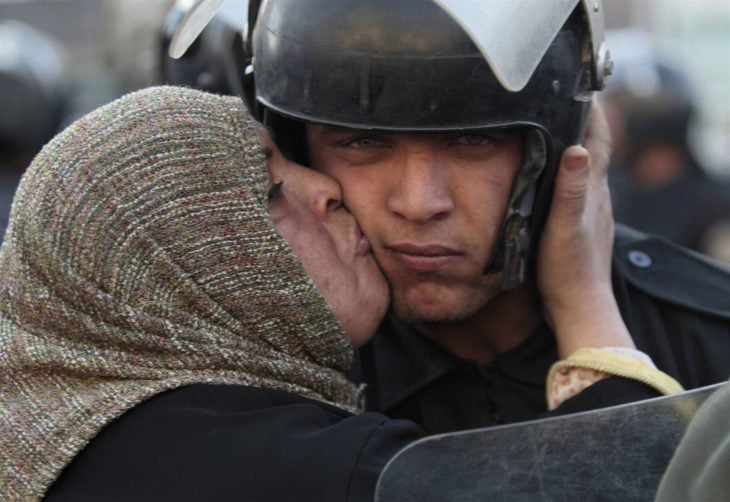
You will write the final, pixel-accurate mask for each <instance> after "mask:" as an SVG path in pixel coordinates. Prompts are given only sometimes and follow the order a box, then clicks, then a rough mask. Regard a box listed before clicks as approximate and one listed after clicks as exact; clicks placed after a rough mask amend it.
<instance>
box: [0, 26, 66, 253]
mask: <svg viewBox="0 0 730 502" xmlns="http://www.w3.org/2000/svg"><path fill="white" fill-rule="evenodd" d="M64 60H65V52H64V50H63V47H62V46H61V45H60V44H59V43H58V42H57V41H55V40H53V39H52V38H51V37H49V36H47V35H45V34H43V33H41V32H40V31H38V30H35V29H34V28H32V27H30V26H29V25H27V24H25V23H22V22H19V21H14V20H1V19H0V240H2V236H3V235H4V234H5V228H6V226H7V223H8V217H9V214H10V205H11V202H12V200H13V194H14V193H15V188H16V186H17V185H18V181H19V180H20V177H21V175H22V174H23V172H24V171H25V168H26V167H27V166H28V164H30V161H31V160H32V159H33V157H34V156H35V154H36V153H37V152H38V151H39V150H40V149H41V147H42V146H43V145H44V144H45V143H46V142H47V141H48V140H50V139H51V138H52V137H53V135H54V134H56V132H58V130H59V128H60V127H61V124H62V121H63V117H64V114H65V113H66V104H67V99H66V98H67V94H66V93H67V79H66V74H65V66H64Z"/></svg>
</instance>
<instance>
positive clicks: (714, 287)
mask: <svg viewBox="0 0 730 502" xmlns="http://www.w3.org/2000/svg"><path fill="white" fill-rule="evenodd" d="M613 281H614V290H615V294H616V298H617V301H618V304H619V307H620V309H621V313H622V316H623V318H624V320H625V321H626V324H627V326H628V328H629V331H630V333H631V335H632V336H633V338H634V341H635V343H636V346H637V348H638V349H639V350H642V351H644V352H646V353H647V354H649V356H651V358H652V359H653V360H654V363H655V364H656V365H657V367H658V368H659V369H661V370H662V371H664V372H666V373H668V374H669V375H671V376H673V377H674V378H676V379H677V380H678V381H679V382H680V383H681V384H682V385H683V386H684V387H685V388H686V389H689V388H695V387H701V386H704V385H710V384H713V383H718V382H721V381H724V380H727V379H728V376H730V268H728V267H727V266H724V265H720V264H718V263H717V262H712V261H710V260H708V259H706V258H704V257H703V256H700V255H698V254H695V253H692V252H690V251H687V250H685V249H683V248H680V247H677V246H675V245H672V244H670V243H669V242H667V241H665V240H663V239H661V238H656V237H649V236H646V235H644V234H641V233H639V232H636V231H634V230H631V229H629V228H628V227H624V226H622V225H617V228H616V239H615V249H614V262H613ZM358 359H359V360H358V364H356V366H355V368H353V374H352V377H353V379H354V380H356V381H365V382H366V383H367V384H368V388H367V398H368V402H369V407H370V408H371V409H374V410H377V411H380V412H382V413H385V414H386V415H388V416H389V417H391V418H409V419H411V420H415V421H416V422H418V423H420V424H423V426H424V427H425V428H426V430H427V432H428V433H431V434H435V433H440V432H450V431H455V430H463V429H469V428H477V427H486V426H490V425H495V424H501V423H510V422H517V421H522V420H530V419H535V418H539V417H543V416H548V415H555V414H564V413H570V412H575V411H584V410H590V409H594V408H599V407H603V406H608V405H614V404H621V403H624V402H630V401H636V400H640V399H645V398H650V397H656V396H657V393H656V392H655V391H654V390H653V389H650V388H649V387H646V386H644V385H643V384H640V383H638V382H635V381H631V380H626V379H623V378H619V377H611V378H608V379H606V380H603V381H601V382H598V383H596V384H594V385H592V386H591V387H589V388H588V389H586V390H584V391H583V392H581V393H580V394H579V395H578V396H576V397H574V398H572V399H569V400H568V401H566V402H565V403H564V404H563V405H562V406H561V407H560V408H558V410H556V411H555V412H552V413H547V410H546V406H547V405H546V398H545V380H546V378H547V372H548V370H549V368H550V366H551V365H552V364H553V363H554V362H555V361H556V360H557V349H556V345H555V338H554V335H553V333H552V332H551V331H550V329H549V328H548V327H547V326H545V325H543V326H542V327H541V328H540V329H538V330H537V332H536V333H534V334H533V335H532V336H531V337H530V338H529V339H528V340H527V341H526V342H525V343H524V344H522V345H521V346H520V347H518V348H517V349H515V350H514V351H512V352H509V353H507V354H504V355H502V356H500V357H499V358H497V359H496V360H495V361H494V362H492V363H490V364H477V363H472V362H469V361H465V360H462V359H459V358H457V357H454V356H452V355H451V354H449V353H447V352H445V351H444V350H442V349H441V348H439V347H438V346H436V345H435V344H433V343H431V342H430V341H429V340H427V339H426V338H425V337H423V336H420V335H418V334H416V333H414V332H413V331H412V330H411V329H410V328H409V327H408V326H405V325H403V324H401V323H399V322H398V321H397V320H395V319H392V318H389V319H387V320H386V321H385V323H384V324H383V326H381V329H380V331H379V332H378V334H377V335H376V337H375V338H374V339H373V340H372V342H371V343H369V344H368V345H366V346H365V347H364V348H363V349H361V350H360V352H359V358H358Z"/></svg>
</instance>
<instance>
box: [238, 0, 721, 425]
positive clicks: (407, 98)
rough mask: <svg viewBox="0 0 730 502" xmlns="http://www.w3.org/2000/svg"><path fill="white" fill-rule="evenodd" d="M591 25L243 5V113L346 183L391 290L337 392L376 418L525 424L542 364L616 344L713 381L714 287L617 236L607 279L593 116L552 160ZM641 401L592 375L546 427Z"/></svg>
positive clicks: (531, 14) (436, 9) (573, 20)
mask: <svg viewBox="0 0 730 502" xmlns="http://www.w3.org/2000/svg"><path fill="white" fill-rule="evenodd" d="M601 15H602V12H601V5H600V3H599V2H580V3H579V2H578V1H577V0H576V1H573V2H534V1H530V0H524V1H512V2H472V1H459V0H455V1H451V0H439V1H438V2H431V1H425V0H388V1H375V0H367V1H366V0H349V1H346V2H343V1H335V0H297V1H282V0H278V1H277V0H269V1H267V2H250V6H249V20H248V26H249V28H250V29H249V30H248V31H247V32H246V33H245V34H244V41H245V47H246V51H247V52H248V58H249V59H248V61H249V64H248V65H247V66H246V68H245V71H244V89H245V91H246V99H247V102H248V104H249V106H250V108H251V109H252V110H253V112H254V114H255V115H256V116H257V117H258V118H259V119H260V120H261V121H262V122H264V123H265V124H266V125H267V126H268V127H269V128H270V129H271V130H272V131H273V132H274V134H275V136H276V140H277V143H278V144H279V146H280V147H281V148H282V150H284V152H285V153H286V154H287V155H288V156H290V157H291V158H293V159H295V160H297V161H299V162H301V163H306V164H309V165H311V166H312V167H314V168H316V169H320V170H322V171H324V172H326V173H328V174H330V175H332V176H334V177H335V178H336V179H337V180H338V181H339V182H340V183H341V184H342V186H343V190H344V196H345V203H346V204H347V205H348V207H350V208H351V209H352V211H353V212H354V213H355V215H356V216H357V218H358V220H359V221H360V223H361V225H362V228H363V230H364V232H365V233H366V234H367V235H368V237H369V239H370V241H371V243H372V244H373V249H374V252H375V255H376V258H377V259H378V261H379V263H380V265H381V267H382V268H383V270H384V272H385V274H386V276H387V278H388V280H389V282H390V285H391V288H392V292H393V298H394V302H393V308H392V313H393V315H392V316H391V317H390V318H389V319H388V320H387V321H386V322H385V324H384V325H383V327H382V329H381V332H380V333H379V335H378V336H377V337H376V338H375V340H374V341H373V343H371V344H370V345H369V346H367V347H366V348H365V349H363V350H362V351H361V353H360V366H359V367H358V368H355V371H354V375H353V377H354V378H358V379H359V378H362V379H364V381H365V382H366V383H367V393H368V396H367V397H368V400H369V402H370V405H371V406H372V407H373V408H375V409H378V410H380V411H383V412H385V413H386V414H389V415H390V416H393V417H407V418H411V419H414V420H416V421H418V422H420V423H422V424H423V425H424V426H425V427H426V429H427V430H428V431H429V432H432V433H437V432H445V431H451V430H458V429H464V428H469V427H479V426H487V425H491V424H495V423H506V422H512V421H518V420H525V419H530V418H535V417H537V416H539V415H541V414H543V413H545V412H546V411H547V402H546V399H545V390H544V386H545V379H546V375H547V373H548V370H549V368H550V366H551V365H552V364H553V363H554V362H555V361H556V360H557V359H558V358H559V357H563V358H564V357H566V356H568V355H570V354H572V353H573V352H574V350H575V349H576V348H579V347H586V346H587V347H592V346H593V347H621V348H628V349H631V348H633V347H634V342H633V341H632V340H631V337H630V336H629V332H631V334H632V335H633V337H634V340H635V341H636V346H637V347H638V348H639V349H641V350H642V351H644V352H646V353H648V354H649V355H650V356H651V357H652V358H653V359H654V362H655V363H656V365H657V366H658V367H659V369H661V370H663V371H665V372H667V373H669V374H670V375H672V376H673V377H675V378H677V379H678V380H679V381H680V382H681V383H682V384H683V385H684V386H685V387H696V386H700V385H705V384H710V383H714V382H717V381H719V380H722V379H724V378H727V376H728V374H730V333H729V331H728V320H729V319H730V305H729V304H728V298H730V295H728V294H727V292H728V290H729V289H730V287H729V285H730V275H728V272H727V271H726V270H722V271H721V270H720V269H718V268H715V265H713V264H711V263H709V262H705V261H702V260H701V259H697V258H695V257H694V256H692V255H689V254H687V253H685V252H684V251H682V250H678V249H674V248H671V247H668V246H667V245H665V244H664V243H663V242H660V241H656V240H653V239H645V237H644V236H642V235H640V234H636V233H633V232H631V231H629V230H625V229H620V232H619V233H618V235H617V239H616V244H615V248H614V250H615V253H614V261H613V277H611V272H610V270H611V242H612V237H613V236H612V228H613V226H612V225H613V222H612V219H611V216H610V204H609V203H608V193H607V189H606V181H605V171H604V167H605V165H606V164H607V162H608V151H607V147H606V145H605V137H606V135H605V131H603V129H604V128H605V126H604V125H603V123H602V122H601V121H600V120H599V119H600V117H598V118H597V117H594V119H593V123H592V124H591V127H592V129H593V131H592V132H589V134H588V136H587V140H586V146H587V147H588V150H589V151H590V152H591V155H589V154H588V152H587V151H586V150H585V149H583V148H581V147H577V146H574V147H570V148H567V149H566V147H567V146H568V145H571V144H574V143H576V142H578V140H579V139H580V138H581V136H582V133H583V129H584V124H585V117H586V115H587V112H588V109H589V106H590V95H591V93H592V91H593V90H595V89H599V88H600V87H601V86H602V85H603V81H604V80H605V77H606V76H607V73H609V72H610V68H611V66H610V60H609V59H608V57H607V51H606V49H605V46H603V44H602V26H601V20H602V19H601ZM527 23H529V26H530V27H532V28H527V27H526V26H527ZM538 28H539V29H538ZM553 185H555V186H556V188H555V190H553ZM553 192H554V197H553ZM551 206H552V207H551ZM548 213H550V217H549V219H548ZM546 219H547V223H545V221H546ZM672 281H674V287H672V284H671V283H672ZM612 287H613V290H612ZM627 325H628V330H627ZM604 376H605V375H604ZM655 395H656V392H655V391H654V390H653V389H651V388H649V387H647V386H645V385H643V384H641V383H638V382H636V381H633V380H630V379H623V378H619V377H611V378H605V379H603V380H601V381H600V382H598V383H595V384H593V385H591V386H590V387H589V388H588V389H586V390H585V391H583V392H582V393H580V394H579V395H578V396H576V397H575V398H573V399H568V400H567V401H566V402H565V403H564V404H563V405H562V406H560V407H559V408H558V412H569V411H573V410H576V409H590V408H593V407H597V406H602V405H607V404H615V403H618V402H625V401H627V400H632V399H641V398H646V397H651V396H655Z"/></svg>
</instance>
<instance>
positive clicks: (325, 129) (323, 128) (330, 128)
mask: <svg viewBox="0 0 730 502" xmlns="http://www.w3.org/2000/svg"><path fill="white" fill-rule="evenodd" d="M316 126H317V127H318V128H319V129H320V130H321V131H322V132H363V129H355V128H353V127H342V126H336V125H331V124H316Z"/></svg>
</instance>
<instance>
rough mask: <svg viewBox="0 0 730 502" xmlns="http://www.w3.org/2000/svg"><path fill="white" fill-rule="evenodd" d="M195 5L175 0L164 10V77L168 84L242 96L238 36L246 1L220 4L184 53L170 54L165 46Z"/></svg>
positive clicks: (241, 66) (244, 17) (240, 34)
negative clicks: (175, 56)
mask: <svg viewBox="0 0 730 502" xmlns="http://www.w3.org/2000/svg"><path fill="white" fill-rule="evenodd" d="M195 5H196V4H195V3H194V2H192V1H190V0H176V1H175V2H174V3H173V4H172V6H171V7H170V9H169V11H168V13H167V17H166V19H165V23H164V27H163V36H162V47H163V51H164V52H165V53H164V54H163V55H162V74H163V79H164V80H165V81H167V82H168V83H170V84H175V85H183V86H187V87H193V88H195V89H200V90H203V91H208V92H213V93H216V94H226V95H232V96H241V97H243V87H242V85H241V77H242V75H243V68H244V67H245V63H244V53H243V42H242V38H241V36H242V29H243V25H244V23H245V19H246V12H247V11H246V9H247V2H245V1H237V2H228V3H226V4H224V5H222V6H221V7H220V8H219V9H218V10H217V11H216V12H215V15H214V16H213V17H212V19H210V20H209V21H208V22H207V23H206V25H205V28H204V29H203V30H202V32H201V33H200V34H199V36H197V37H196V38H195V40H194V41H193V43H192V45H190V47H188V48H187V50H186V51H185V53H184V54H183V55H181V56H180V57H177V58H173V57H170V56H169V55H168V54H167V49H168V47H169V46H170V43H171V41H172V39H173V37H174V35H175V33H176V32H177V31H178V30H179V29H180V26H181V24H182V23H183V21H184V20H185V18H186V16H187V15H188V14H189V13H190V12H191V9H193V8H194V7H195Z"/></svg>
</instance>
